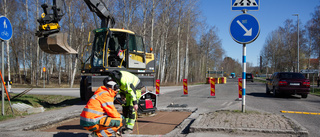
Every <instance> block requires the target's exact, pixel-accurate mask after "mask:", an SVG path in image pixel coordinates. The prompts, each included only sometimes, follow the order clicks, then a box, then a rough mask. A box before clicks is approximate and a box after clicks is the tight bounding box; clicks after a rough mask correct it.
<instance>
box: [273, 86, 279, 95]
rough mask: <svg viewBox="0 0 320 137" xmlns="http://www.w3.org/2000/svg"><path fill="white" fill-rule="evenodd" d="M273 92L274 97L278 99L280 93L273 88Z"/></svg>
mask: <svg viewBox="0 0 320 137" xmlns="http://www.w3.org/2000/svg"><path fill="white" fill-rule="evenodd" d="M272 92H273V96H274V97H277V96H278V93H277V91H276V89H275V88H274V87H273V89H272Z"/></svg>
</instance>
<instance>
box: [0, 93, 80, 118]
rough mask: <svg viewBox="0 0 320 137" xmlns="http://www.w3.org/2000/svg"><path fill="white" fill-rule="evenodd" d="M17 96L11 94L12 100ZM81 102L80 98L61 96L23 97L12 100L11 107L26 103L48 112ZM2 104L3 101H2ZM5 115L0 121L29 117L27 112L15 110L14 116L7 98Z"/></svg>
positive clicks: (0, 116)
mask: <svg viewBox="0 0 320 137" xmlns="http://www.w3.org/2000/svg"><path fill="white" fill-rule="evenodd" d="M15 95H17V94H10V96H11V98H12V97H14V96H15ZM78 102H80V98H77V97H70V96H61V95H31V94H30V95H29V94H26V95H23V96H21V97H18V98H15V99H13V100H11V105H13V104H16V103H25V104H27V105H31V106H33V107H35V108H36V107H41V106H42V107H44V108H45V110H46V111H48V110H52V109H59V108H63V107H66V106H71V105H74V104H76V103H78ZM0 103H1V104H2V101H1V100H0ZM4 104H5V107H4V108H5V109H4V110H5V115H0V121H2V120H7V119H11V118H15V117H17V116H25V115H28V114H27V113H26V112H19V111H16V110H14V109H13V111H14V115H13V114H12V111H11V108H10V105H9V102H8V100H7V97H6V96H5V103H4Z"/></svg>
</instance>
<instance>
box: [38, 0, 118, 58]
mask: <svg viewBox="0 0 320 137" xmlns="http://www.w3.org/2000/svg"><path fill="white" fill-rule="evenodd" d="M84 2H85V3H86V4H87V5H88V7H89V9H90V10H91V11H92V12H94V13H95V14H96V15H97V16H98V17H99V18H100V19H101V28H104V27H105V28H109V27H113V26H114V24H115V20H114V18H113V17H112V16H111V14H110V13H109V10H108V9H107V7H106V5H105V4H104V3H103V2H102V1H101V0H84ZM52 4H53V5H48V4H42V5H41V7H42V9H43V12H44V13H42V15H41V18H39V19H38V20H37V21H38V22H39V30H38V31H37V32H36V36H38V37H39V46H40V48H41V50H43V51H44V52H46V53H49V54H78V53H77V51H75V50H74V49H72V48H71V47H70V46H69V45H68V43H67V38H68V34H66V33H61V32H60V25H59V21H60V20H61V19H62V17H63V16H64V14H65V12H64V11H65V9H66V5H65V1H64V0H52Z"/></svg>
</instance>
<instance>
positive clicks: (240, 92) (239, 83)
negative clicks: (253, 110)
mask: <svg viewBox="0 0 320 137" xmlns="http://www.w3.org/2000/svg"><path fill="white" fill-rule="evenodd" d="M238 91H239V92H238V93H239V98H238V99H237V100H238V101H241V100H242V78H238Z"/></svg>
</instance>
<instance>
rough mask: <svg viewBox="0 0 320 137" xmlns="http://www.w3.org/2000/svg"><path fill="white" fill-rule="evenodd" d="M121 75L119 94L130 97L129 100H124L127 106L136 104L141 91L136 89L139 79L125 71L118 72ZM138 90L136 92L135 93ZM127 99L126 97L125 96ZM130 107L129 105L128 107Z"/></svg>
mask: <svg viewBox="0 0 320 137" xmlns="http://www.w3.org/2000/svg"><path fill="white" fill-rule="evenodd" d="M120 73H121V75H122V76H121V79H120V87H119V88H120V92H125V93H126V94H129V95H130V98H129V99H128V98H127V99H126V102H127V105H129V104H131V103H132V104H133V105H135V104H137V100H138V99H139V98H140V97H141V90H138V89H141V88H142V87H138V88H137V86H138V85H140V84H141V83H140V79H139V78H138V77H137V76H136V75H134V74H132V73H130V72H127V71H120ZM136 90H138V91H136ZM126 97H127V95H126ZM130 106H131V105H130Z"/></svg>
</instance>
